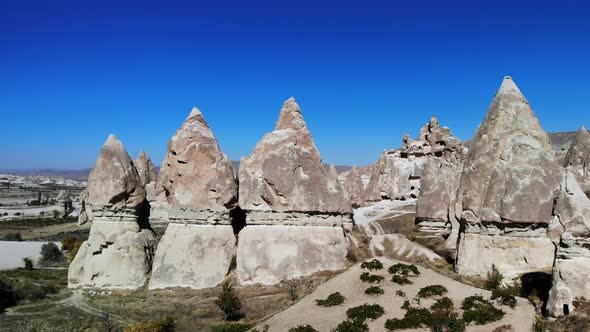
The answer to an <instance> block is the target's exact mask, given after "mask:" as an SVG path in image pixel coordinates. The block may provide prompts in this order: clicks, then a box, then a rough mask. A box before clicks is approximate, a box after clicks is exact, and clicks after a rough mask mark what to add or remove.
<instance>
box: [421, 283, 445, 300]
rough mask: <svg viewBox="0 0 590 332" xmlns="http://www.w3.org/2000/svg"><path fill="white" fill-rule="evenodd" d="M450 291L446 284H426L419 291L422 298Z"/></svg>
mask: <svg viewBox="0 0 590 332" xmlns="http://www.w3.org/2000/svg"><path fill="white" fill-rule="evenodd" d="M447 292H448V290H447V289H446V287H445V286H442V285H430V286H426V287H424V288H422V289H420V291H419V292H418V295H417V296H418V297H419V298H421V299H426V298H429V297H433V296H442V295H445V294H446V293H447Z"/></svg>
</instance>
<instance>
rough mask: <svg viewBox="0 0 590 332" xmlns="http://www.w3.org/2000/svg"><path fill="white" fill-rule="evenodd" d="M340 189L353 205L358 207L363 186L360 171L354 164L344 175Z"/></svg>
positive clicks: (361, 199)
mask: <svg viewBox="0 0 590 332" xmlns="http://www.w3.org/2000/svg"><path fill="white" fill-rule="evenodd" d="M342 189H343V192H344V195H345V196H346V198H347V199H348V200H349V201H350V203H351V204H352V206H353V207H360V206H361V205H362V204H363V201H364V197H363V196H364V192H365V188H364V186H363V182H362V180H361V173H360V172H359V170H358V169H357V168H356V166H354V165H353V166H352V169H351V170H350V171H349V172H347V174H346V175H345V178H344V182H343V183H342Z"/></svg>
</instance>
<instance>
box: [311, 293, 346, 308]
mask: <svg viewBox="0 0 590 332" xmlns="http://www.w3.org/2000/svg"><path fill="white" fill-rule="evenodd" d="M344 300H346V298H345V297H344V296H342V294H340V292H336V293H332V294H330V295H328V297H327V298H326V299H324V300H320V299H318V300H315V303H316V304H317V305H319V306H320V307H333V306H337V305H340V304H342V303H344Z"/></svg>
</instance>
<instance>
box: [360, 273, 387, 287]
mask: <svg viewBox="0 0 590 332" xmlns="http://www.w3.org/2000/svg"><path fill="white" fill-rule="evenodd" d="M383 279H385V277H382V276H378V275H376V274H369V272H364V273H363V274H361V281H362V282H368V283H370V284H378V283H380V282H381V281H382V280H383Z"/></svg>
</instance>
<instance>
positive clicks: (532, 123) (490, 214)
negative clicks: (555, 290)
mask: <svg viewBox="0 0 590 332" xmlns="http://www.w3.org/2000/svg"><path fill="white" fill-rule="evenodd" d="M560 172H561V171H560V167H559V166H558V165H557V163H556V162H555V160H554V159H553V151H552V147H551V145H550V143H549V138H548V137H547V134H546V133H545V132H544V131H543V128H542V127H541V125H540V123H539V121H538V119H537V117H536V116H535V114H534V113H533V111H532V110H531V108H530V106H529V104H528V102H527V100H526V99H525V98H524V96H523V95H522V94H521V92H520V90H519V89H518V87H517V86H516V84H514V82H513V81H512V79H511V78H510V77H506V78H505V79H504V81H503V82H502V85H501V87H500V89H499V90H498V92H497V94H496V96H495V98H494V100H493V102H492V105H491V106H490V109H489V111H488V113H487V114H486V117H485V118H484V120H483V122H482V124H481V125H480V126H479V128H478V130H477V133H476V135H475V138H474V140H473V141H472V143H471V145H470V149H469V154H468V156H467V160H466V162H465V166H464V168H463V174H462V177H461V184H460V187H459V194H458V200H459V202H458V205H457V206H458V209H457V213H458V215H460V219H461V223H462V224H463V227H462V234H460V238H459V248H458V251H457V262H456V269H457V271H458V272H459V273H461V274H464V275H482V276H483V275H485V274H486V273H487V271H488V270H489V269H490V267H491V264H492V263H494V264H495V265H496V266H497V267H498V269H499V270H500V272H502V273H504V274H505V275H508V276H514V275H515V274H517V273H524V272H532V271H539V270H545V269H547V268H550V267H551V266H552V264H551V261H552V260H551V259H550V257H552V252H553V250H554V248H553V246H552V242H551V241H550V239H549V238H548V236H547V232H546V230H547V226H548V224H549V222H550V221H551V219H552V209H553V198H554V195H555V193H556V190H557V189H558V187H559V182H560ZM489 258H493V261H490V260H488V259H489ZM482 262H483V263H482Z"/></svg>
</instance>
